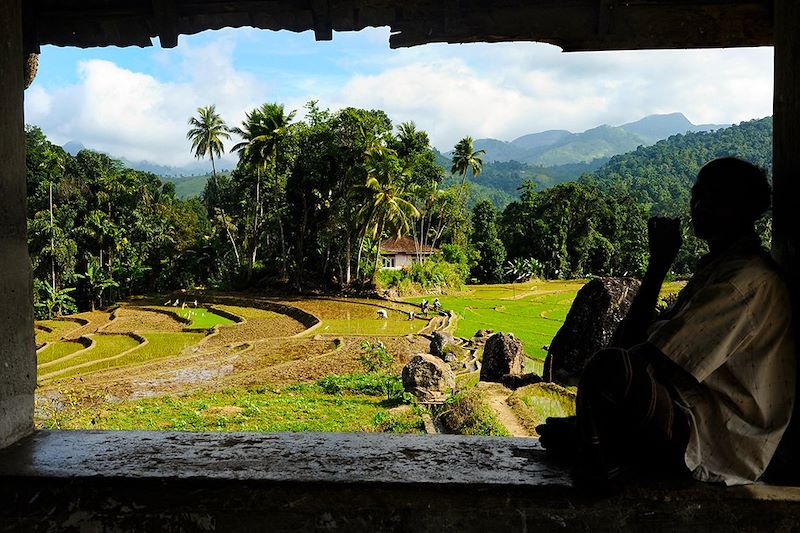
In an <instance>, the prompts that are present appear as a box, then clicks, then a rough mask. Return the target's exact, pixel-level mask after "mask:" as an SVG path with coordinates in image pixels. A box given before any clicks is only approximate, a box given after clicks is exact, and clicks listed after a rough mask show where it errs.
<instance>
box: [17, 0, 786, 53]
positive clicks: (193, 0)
mask: <svg viewBox="0 0 800 533" xmlns="http://www.w3.org/2000/svg"><path fill="white" fill-rule="evenodd" d="M23 4H24V8H25V22H24V24H25V40H26V48H27V49H28V51H37V50H38V46H39V45H44V44H54V45H59V46H79V47H91V46H109V45H113V46H150V45H151V38H155V37H158V38H159V40H160V44H161V46H163V47H173V46H175V45H176V44H177V42H178V36H179V35H189V34H194V33H198V32H201V31H203V30H209V29H219V28H224V27H243V26H252V27H256V28H262V29H269V30H281V29H283V30H290V31H306V30H312V31H314V33H315V35H316V38H317V39H318V40H328V39H331V38H332V36H333V31H355V30H360V29H363V28H365V27H367V26H389V27H391V29H392V35H391V37H390V39H389V44H390V46H391V47H392V48H398V47H404V46H414V45H419V44H424V43H431V42H449V43H465V42H475V41H485V42H498V41H539V42H547V43H552V44H555V45H558V46H560V47H561V48H563V49H564V50H566V51H575V50H623V49H643V48H707V47H726V46H761V45H771V44H772V17H773V14H772V1H771V0H742V1H732V0H727V1H726V0H660V1H658V0H631V1H618V0H550V1H546V0H499V1H477V0H239V1H218V0H25V1H24V2H23Z"/></svg>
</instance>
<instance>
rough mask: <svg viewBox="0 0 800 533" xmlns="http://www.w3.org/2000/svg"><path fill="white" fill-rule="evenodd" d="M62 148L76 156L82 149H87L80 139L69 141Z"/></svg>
mask: <svg viewBox="0 0 800 533" xmlns="http://www.w3.org/2000/svg"><path fill="white" fill-rule="evenodd" d="M61 148H63V149H64V151H65V152H67V153H68V154H69V155H71V156H76V155H78V152H80V151H81V150H85V149H86V147H85V146H84V145H83V143H82V142H80V141H69V142H68V143H67V144H65V145H64V146H62V147H61Z"/></svg>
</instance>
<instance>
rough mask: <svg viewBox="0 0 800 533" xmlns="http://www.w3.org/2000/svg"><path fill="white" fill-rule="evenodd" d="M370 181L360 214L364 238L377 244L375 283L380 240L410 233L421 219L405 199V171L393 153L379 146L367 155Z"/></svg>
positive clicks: (365, 187) (414, 208)
mask: <svg viewBox="0 0 800 533" xmlns="http://www.w3.org/2000/svg"><path fill="white" fill-rule="evenodd" d="M366 168H367V181H366V183H365V184H364V187H363V192H364V193H365V196H366V201H365V202H364V204H363V205H362V207H361V209H360V210H359V213H358V219H359V220H360V221H361V223H362V227H363V235H365V236H369V237H370V239H372V240H373V241H374V242H375V243H376V246H375V270H374V272H373V281H374V280H375V279H376V278H377V276H378V270H379V261H380V256H381V253H380V241H381V239H382V238H383V234H384V232H388V233H390V234H394V235H395V236H396V237H400V236H401V235H403V234H404V233H407V232H408V231H409V227H410V225H409V221H410V219H412V218H414V219H415V218H419V216H420V214H419V211H418V210H417V208H416V207H414V204H412V203H411V202H409V201H408V200H406V199H405V196H406V191H405V188H404V186H403V183H404V182H405V181H406V180H405V169H404V168H402V166H401V164H400V160H399V159H398V157H397V154H396V153H395V151H394V150H391V149H388V148H385V147H379V146H376V147H374V148H373V149H371V150H370V151H368V152H367V154H366Z"/></svg>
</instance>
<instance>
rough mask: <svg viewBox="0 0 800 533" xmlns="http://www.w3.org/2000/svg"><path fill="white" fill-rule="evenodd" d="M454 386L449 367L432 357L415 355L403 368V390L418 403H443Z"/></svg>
mask: <svg viewBox="0 0 800 533" xmlns="http://www.w3.org/2000/svg"><path fill="white" fill-rule="evenodd" d="M455 386H456V376H455V374H454V373H453V371H452V370H451V369H450V366H449V365H447V364H446V363H445V362H444V361H442V360H441V359H439V358H438V357H434V356H433V355H430V354H427V353H425V354H417V355H415V356H414V357H413V358H412V359H411V361H410V362H409V363H408V364H407V365H406V366H404V367H403V389H404V390H405V391H406V392H408V393H410V394H412V395H413V396H414V397H415V398H416V399H417V400H419V401H422V402H436V401H443V400H444V399H445V398H446V397H447V395H448V394H449V393H450V391H452V390H453V389H454V388H455Z"/></svg>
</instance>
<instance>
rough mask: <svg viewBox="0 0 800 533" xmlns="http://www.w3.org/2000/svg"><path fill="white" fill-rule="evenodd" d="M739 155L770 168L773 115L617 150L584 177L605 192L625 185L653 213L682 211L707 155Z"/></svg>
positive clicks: (625, 188) (711, 156)
mask: <svg viewBox="0 0 800 533" xmlns="http://www.w3.org/2000/svg"><path fill="white" fill-rule="evenodd" d="M722 156H737V157H741V158H743V159H746V160H748V161H750V162H751V163H754V164H756V165H758V166H760V167H762V168H764V169H765V170H766V171H767V172H768V173H770V172H771V170H772V117H767V118H762V119H759V120H751V121H749V122H742V123H741V124H739V125H736V126H731V127H730V128H724V129H721V130H717V131H713V132H698V133H687V134H685V135H673V136H672V137H670V138H669V139H666V140H663V141H659V142H657V143H656V144H654V145H653V146H646V147H639V148H638V149H636V150H635V151H633V152H630V153H627V154H622V155H617V156H614V157H612V158H611V160H609V161H608V163H606V164H605V165H603V166H602V167H600V168H598V169H597V170H595V171H594V172H591V173H589V174H587V175H585V176H584V177H583V178H582V181H584V182H592V183H595V184H596V185H597V186H598V187H599V188H600V189H601V190H603V191H607V192H609V191H613V190H625V191H627V192H629V193H630V194H631V196H633V197H634V198H635V199H636V200H637V201H639V202H641V203H643V204H645V205H646V206H649V207H652V208H653V211H654V213H657V214H670V215H673V216H678V215H681V214H683V213H684V212H685V210H686V207H687V206H688V205H689V194H690V190H691V188H692V184H693V183H694V179H695V177H696V176H697V171H698V170H700V167H701V166H703V164H705V163H707V162H708V161H710V160H711V159H714V158H716V157H722Z"/></svg>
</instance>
